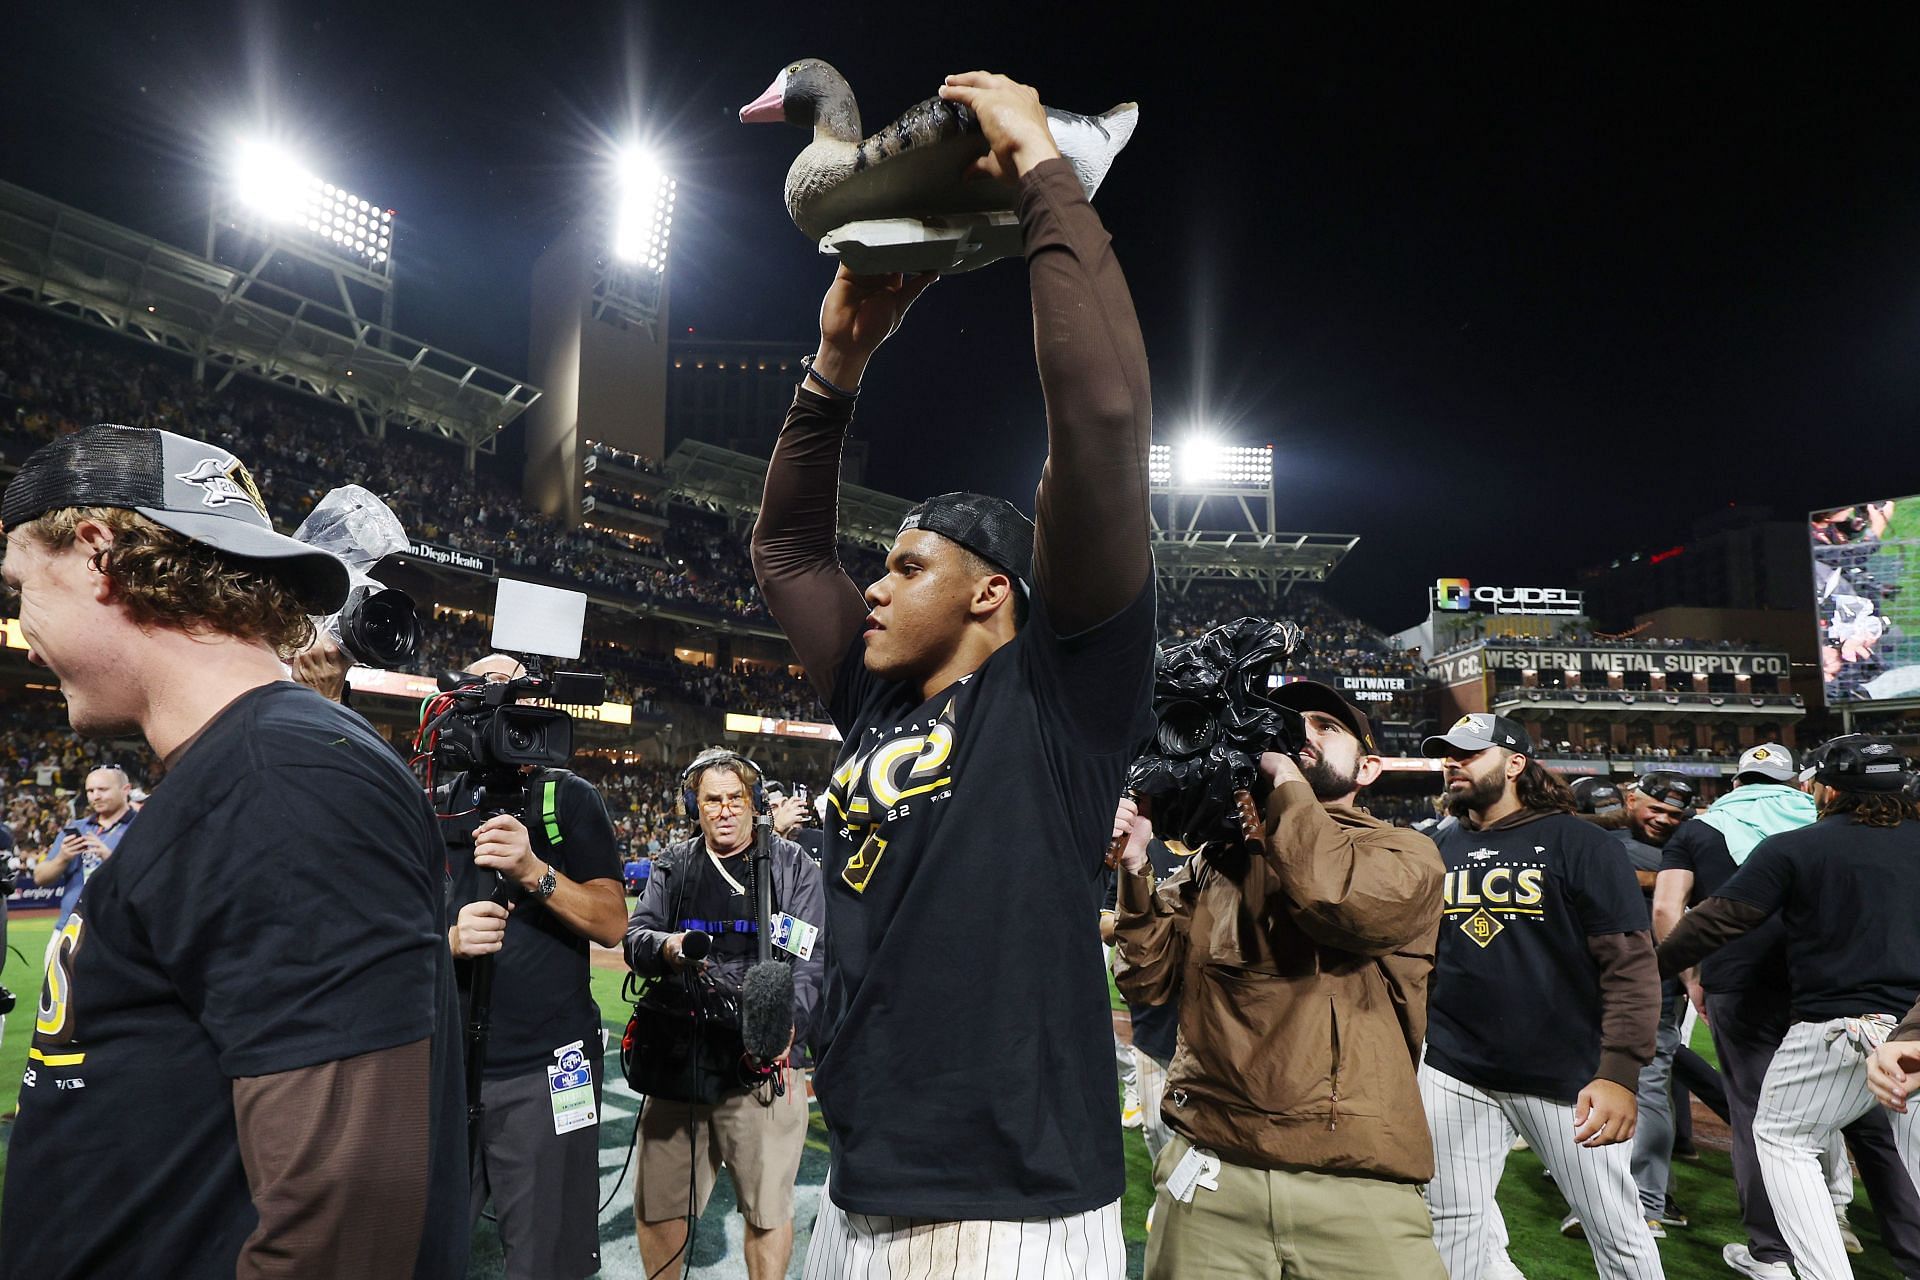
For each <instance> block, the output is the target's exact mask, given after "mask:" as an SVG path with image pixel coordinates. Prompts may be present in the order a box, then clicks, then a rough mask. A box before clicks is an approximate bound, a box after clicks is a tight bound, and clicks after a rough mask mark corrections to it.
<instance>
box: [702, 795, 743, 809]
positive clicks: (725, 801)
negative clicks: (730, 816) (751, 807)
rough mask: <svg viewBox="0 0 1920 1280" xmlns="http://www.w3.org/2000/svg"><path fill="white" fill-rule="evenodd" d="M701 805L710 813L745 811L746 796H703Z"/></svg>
mask: <svg viewBox="0 0 1920 1280" xmlns="http://www.w3.org/2000/svg"><path fill="white" fill-rule="evenodd" d="M700 807H701V808H702V809H705V810H706V811H707V812H708V813H745V812H746V810H747V798H746V797H745V796H701V797H700Z"/></svg>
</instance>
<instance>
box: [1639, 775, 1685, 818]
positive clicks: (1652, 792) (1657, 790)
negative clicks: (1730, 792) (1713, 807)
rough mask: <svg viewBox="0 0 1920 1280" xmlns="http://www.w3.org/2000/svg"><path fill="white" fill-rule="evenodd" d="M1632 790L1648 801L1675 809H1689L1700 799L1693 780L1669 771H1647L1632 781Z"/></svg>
mask: <svg viewBox="0 0 1920 1280" xmlns="http://www.w3.org/2000/svg"><path fill="white" fill-rule="evenodd" d="M1633 789H1634V790H1635V791H1638V792H1639V793H1640V794H1641V795H1643V796H1645V797H1646V798H1647V799H1649V800H1653V801H1657V802H1658V803H1660V804H1670V805H1672V806H1673V807H1674V808H1676V809H1691V808H1693V806H1694V804H1695V802H1697V801H1698V800H1699V799H1700V790H1699V788H1697V787H1695V786H1694V785H1693V779H1691V778H1689V777H1687V776H1686V775H1685V774H1684V773H1675V772H1674V771H1673V770H1671V769H1649V770H1647V771H1646V772H1645V773H1643V774H1641V775H1640V776H1639V777H1638V778H1636V779H1634V783H1633Z"/></svg>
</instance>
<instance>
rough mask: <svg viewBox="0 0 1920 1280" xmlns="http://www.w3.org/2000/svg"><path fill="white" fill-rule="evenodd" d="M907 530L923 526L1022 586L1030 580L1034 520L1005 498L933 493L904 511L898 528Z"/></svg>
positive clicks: (979, 494) (901, 530) (903, 531)
mask: <svg viewBox="0 0 1920 1280" xmlns="http://www.w3.org/2000/svg"><path fill="white" fill-rule="evenodd" d="M909 529H925V530H926V531H927V532H928V533H937V534H939V535H940V536H941V537H943V538H947V539H950V540H951V541H954V542H957V543H959V544H960V545H961V546H963V547H965V548H966V549H967V550H969V551H971V552H973V553H974V554H975V555H977V556H979V557H980V558H981V559H982V560H985V561H987V562H988V563H989V564H991V565H993V566H994V567H995V568H997V569H1004V570H1005V571H1006V572H1007V574H1008V575H1009V576H1011V577H1013V578H1015V579H1016V580H1018V581H1019V582H1020V583H1021V584H1022V585H1027V584H1030V583H1031V581H1032V578H1033V521H1031V520H1029V519H1027V518H1026V517H1025V516H1023V515H1021V514H1020V509H1019V508H1018V507H1016V506H1014V505H1013V504H1012V503H1011V502H1008V501H1007V500H1006V499H1005V498H995V497H992V496H990V495H988V494H984V493H942V494H936V495H935V496H934V497H931V498H928V499H927V500H926V501H925V502H923V503H921V504H920V505H919V506H917V507H915V508H914V509H913V510H911V511H909V512H907V516H906V519H904V520H902V521H901V522H900V530H899V531H900V533H905V532H906V531H907V530H909ZM896 536H898V535H896Z"/></svg>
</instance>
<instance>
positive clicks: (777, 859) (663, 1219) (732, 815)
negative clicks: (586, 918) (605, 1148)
mask: <svg viewBox="0 0 1920 1280" xmlns="http://www.w3.org/2000/svg"><path fill="white" fill-rule="evenodd" d="M682 782H683V788H682V790H683V794H686V795H687V796H688V798H689V799H690V800H691V802H692V803H691V805H690V807H692V808H695V809H697V811H698V817H699V821H700V834H699V835H698V836H695V837H694V838H693V839H690V840H683V841H680V842H679V843H677V844H674V845H670V846H669V847H668V848H667V849H665V850H664V851H662V853H661V855H660V857H659V858H657V859H656V860H655V861H654V866H653V874H652V875H651V876H649V877H648V878H647V887H646V890H645V892H644V893H643V894H642V895H641V898H640V904H639V905H638V906H637V907H635V908H634V911H633V918H632V919H631V920H630V921H628V923H627V963H628V964H630V965H632V966H633V971H634V972H635V973H637V974H639V975H640V976H641V977H643V978H656V979H657V978H663V977H665V976H667V975H668V974H688V975H690V977H691V978H692V981H690V982H689V983H688V984H687V987H686V988H685V989H686V990H687V991H688V992H690V993H692V994H690V996H689V999H692V1000H698V999H700V996H699V995H698V994H697V993H695V985H696V983H697V985H698V986H699V987H705V988H707V989H709V990H714V989H717V990H718V991H720V992H724V993H726V994H727V995H731V996H736V997H737V996H738V995H739V994H740V992H741V988H742V984H743V982H744V979H745V977H746V974H747V971H748V969H749V967H750V966H751V965H752V964H753V962H754V958H755V955H756V950H757V949H756V946H755V934H756V931H757V928H758V921H757V919H756V908H755V904H754V898H753V896H752V893H751V891H750V888H749V885H750V876H751V869H750V857H751V854H752V850H753V844H754V820H755V816H756V814H755V809H754V791H755V790H756V788H758V787H759V786H760V777H759V775H758V774H757V773H756V772H755V770H754V768H753V765H752V764H751V763H750V762H748V761H747V760H744V759H742V758H741V757H739V756H737V755H734V754H733V753H732V752H729V751H722V750H714V751H708V752H704V753H702V754H701V755H700V756H699V757H697V758H696V759H695V760H694V762H693V763H692V765H690V766H689V767H688V769H687V772H686V775H685V776H684V778H683V779H682ZM769 841H770V845H771V854H772V872H773V910H774V911H775V912H776V913H781V914H784V915H787V916H790V917H792V918H793V919H794V920H798V921H801V922H803V923H804V924H806V925H810V926H812V927H813V929H814V930H816V931H817V930H818V929H819V928H820V927H821V926H822V924H823V923H824V921H825V917H826V908H825V903H824V900H823V894H822V891H821V883H820V868H819V866H818V865H816V864H815V863H814V861H813V859H812V858H810V857H808V856H807V853H806V851H805V850H804V849H802V848H801V847H800V846H799V845H797V844H795V843H793V842H792V841H790V840H786V839H782V838H781V837H778V836H770V837H769ZM691 930H698V931H699V932H700V933H702V934H704V935H708V936H710V937H711V939H712V942H711V946H712V950H711V952H710V953H709V954H708V957H707V958H706V959H704V960H700V959H690V958H689V957H688V956H687V955H685V954H684V950H683V949H684V948H685V946H686V942H687V937H688V933H689V932H690V931H691ZM824 952H825V943H824V942H823V941H821V940H819V939H818V938H817V937H816V938H815V939H814V940H813V941H812V943H811V945H807V944H805V943H804V942H796V947H795V949H794V950H793V951H792V952H790V953H789V954H790V955H791V960H792V963H793V979H794V982H793V1028H794V1033H793V1040H792V1044H794V1045H800V1044H804V1043H805V1041H806V1039H807V1033H808V1028H809V1025H810V1023H811V1021H812V1017H813V1010H814V1007H815V1005H816V1004H817V1003H818V1001H819V997H820V987H821V977H822V972H823V970H824V967H825V960H824ZM664 985H665V986H666V988H667V990H668V991H671V990H672V989H673V988H674V987H675V986H677V985H678V984H674V983H668V984H664ZM716 1030H718V1031H719V1032H720V1034H721V1035H723V1036H726V1035H730V1036H731V1037H732V1039H731V1045H732V1046H733V1048H732V1050H731V1051H732V1052H733V1053H735V1054H737V1053H738V1052H739V1049H738V1045H739V1043H740V1040H739V1034H738V1030H739V1028H738V1025H737V1023H736V1024H732V1025H722V1026H719V1027H717V1028H716ZM791 1052H792V1051H791V1050H789V1056H791ZM806 1138H807V1095H806V1085H805V1082H804V1080H803V1079H802V1077H801V1075H800V1072H798V1071H797V1070H795V1069H794V1068H793V1067H791V1066H789V1065H787V1064H785V1063H782V1064H780V1065H779V1086H778V1087H770V1085H768V1084H763V1085H761V1086H760V1087H758V1088H755V1089H753V1090H752V1091H748V1090H746V1089H745V1088H742V1089H741V1090H740V1091H739V1092H738V1093H736V1094H734V1095H733V1096H730V1097H727V1098H725V1099H724V1100H722V1101H721V1102H719V1103H717V1104H715V1105H712V1106H703V1105H700V1104H697V1103H690V1102H678V1101H673V1100H670V1099H666V1098H656V1097H650V1098H648V1099H647V1103H646V1106H645V1107H644V1108H643V1109H642V1111H641V1112H640V1163H639V1172H638V1174H637V1175H636V1177H635V1180H634V1189H633V1216H634V1223H635V1227H636V1230H637V1232H638V1235H639V1239H640V1260H641V1264H642V1266H644V1267H645V1269H646V1273H647V1274H648V1275H655V1274H658V1273H659V1272H660V1271H661V1270H662V1269H663V1268H665V1267H666V1266H667V1265H668V1264H669V1262H670V1261H671V1260H672V1259H673V1258H674V1257H676V1256H677V1255H678V1254H679V1253H680V1251H681V1250H683V1249H684V1248H685V1247H686V1242H687V1219H688V1217H689V1216H692V1217H695V1218H698V1217H699V1215H700V1214H701V1213H702V1212H703V1211H704V1210H705V1208H706V1203H707V1197H708V1196H709V1195H710V1194H711V1193H712V1191H713V1183H714V1179H715V1177H716V1176H717V1174H718V1172H719V1166H720V1165H721V1164H722V1163H724V1164H725V1165H726V1166H727V1169H728V1171H729V1172H730V1173H731V1175H732V1177H733V1185H734V1194H735V1198H736V1199H737V1200H738V1201H739V1204H740V1213H741V1216H742V1217H744V1218H745V1219H746V1256H747V1275H748V1276H749V1277H750V1278H751V1280H776V1278H777V1277H780V1276H784V1275H786V1274H787V1264H788V1262H789V1260H790V1259H791V1257H792V1254H793V1183H794V1179H795V1177H797V1176H798V1174H799V1172H800V1153H801V1150H802V1149H803V1148H804V1147H805V1145H806Z"/></svg>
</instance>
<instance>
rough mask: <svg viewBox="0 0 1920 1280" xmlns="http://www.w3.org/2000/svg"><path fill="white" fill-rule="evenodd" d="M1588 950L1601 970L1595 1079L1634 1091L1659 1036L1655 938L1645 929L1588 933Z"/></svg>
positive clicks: (1658, 996) (1658, 980)
mask: <svg viewBox="0 0 1920 1280" xmlns="http://www.w3.org/2000/svg"><path fill="white" fill-rule="evenodd" d="M1587 952H1588V954H1589V955H1591V956H1592V957H1593V961H1594V963H1595V964H1597V965H1599V966H1600V1063H1599V1065H1598V1066H1597V1067H1596V1068H1595V1069H1594V1073H1593V1074H1594V1078H1595V1079H1599V1080H1611V1081H1613V1082H1614V1083H1615V1084H1617V1085H1619V1086H1621V1087H1622V1088H1624V1089H1629V1090H1632V1089H1636V1088H1638V1087H1639V1084H1640V1068H1642V1067H1644V1066H1646V1065H1647V1064H1648V1063H1649V1062H1652V1061H1653V1050H1654V1040H1655V1038H1656V1037H1657V1036H1658V1035H1659V1032H1660V977H1659V974H1658V972H1657V971H1656V969H1655V967H1654V960H1653V935H1652V934H1651V933H1649V932H1648V931H1647V930H1645V929H1642V930H1641V931H1640V932H1638V933H1595V934H1589V935H1588V936H1587Z"/></svg>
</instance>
